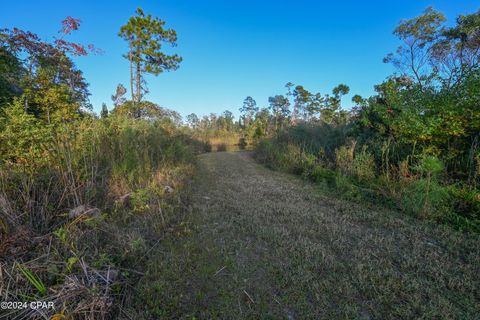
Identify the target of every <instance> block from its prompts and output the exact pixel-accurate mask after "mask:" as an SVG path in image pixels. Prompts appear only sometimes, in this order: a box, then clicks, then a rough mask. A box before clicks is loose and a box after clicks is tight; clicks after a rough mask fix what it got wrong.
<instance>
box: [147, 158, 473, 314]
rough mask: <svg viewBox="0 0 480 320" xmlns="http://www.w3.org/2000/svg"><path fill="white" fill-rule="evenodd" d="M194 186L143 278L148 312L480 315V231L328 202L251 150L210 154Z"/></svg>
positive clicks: (335, 201) (329, 200) (203, 159)
mask: <svg viewBox="0 0 480 320" xmlns="http://www.w3.org/2000/svg"><path fill="white" fill-rule="evenodd" d="M193 189H194V190H193V199H192V207H191V208H190V209H191V210H189V211H190V212H189V213H188V214H187V215H186V217H185V219H184V222H183V223H182V224H181V225H180V226H179V227H177V228H175V230H172V232H171V233H170V235H169V236H168V237H167V238H166V239H165V240H163V242H162V244H161V245H160V246H158V249H156V250H155V252H152V255H153V256H152V259H151V260H150V262H149V264H148V267H147V268H148V270H149V271H148V273H147V275H146V276H145V277H144V278H143V279H142V280H141V281H140V283H139V287H138V289H139V298H138V299H139V300H140V301H138V303H139V304H141V305H142V306H145V311H144V314H143V315H144V317H145V318H151V319H155V318H186V319H193V318H195V319H199V318H200V319H211V318H221V319H245V318H247V319H282V318H283V319H309V318H311V319H313V318H315V319H318V318H320V319H342V318H344V319H400V318H403V319H412V318H416V319H419V318H424V319H433V318H435V319H443V318H444V319H474V318H475V317H476V316H478V312H479V310H480V302H479V301H480V286H479V280H480V275H479V274H480V270H479V266H480V238H479V237H478V236H477V235H464V234H459V233H456V232H453V231H451V230H448V229H444V228H443V227H439V226H430V225H428V224H426V223H423V222H420V221H418V220H414V219H410V218H408V217H405V216H402V215H400V214H396V213H394V212H385V211H381V210H378V209H373V208H367V207H364V206H359V205H356V204H352V203H350V202H347V201H343V200H338V199H332V198H328V197H326V196H325V195H322V194H321V193H320V192H318V190H315V187H314V185H312V184H309V183H306V182H304V181H301V180H300V179H298V178H295V177H293V176H289V175H286V174H282V173H278V172H273V171H270V170H268V169H265V168H263V167H262V166H259V165H257V164H256V163H255V162H254V161H253V160H252V159H251V158H250V155H249V154H248V153H226V152H222V153H209V154H205V155H202V156H201V166H200V172H199V175H198V177H197V179H196V182H195V185H194V186H193ZM142 309H143V308H142Z"/></svg>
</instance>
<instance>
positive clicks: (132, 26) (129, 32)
mask: <svg viewBox="0 0 480 320" xmlns="http://www.w3.org/2000/svg"><path fill="white" fill-rule="evenodd" d="M135 13H136V16H133V17H131V18H130V19H129V20H128V22H127V24H125V25H123V26H122V27H121V28H120V32H119V36H120V37H121V38H122V39H124V40H125V41H127V43H128V47H129V50H128V53H127V54H126V55H125V58H127V59H128V60H129V62H130V90H131V94H132V104H133V106H135V104H140V102H141V100H142V97H143V96H144V95H145V94H146V93H147V92H148V90H147V87H146V80H145V74H146V73H149V74H153V75H155V76H156V75H158V74H160V73H162V72H164V71H170V70H176V69H177V68H178V67H179V64H180V62H181V61H182V58H181V57H180V56H178V55H177V54H173V55H168V54H166V53H165V52H163V51H162V44H163V43H167V44H169V45H171V46H176V41H177V33H176V32H175V30H173V29H165V28H164V26H165V21H163V20H161V19H160V18H158V17H152V16H151V15H145V13H144V11H143V10H142V9H141V8H138V9H137V10H136V12H135ZM134 69H135V70H134Z"/></svg>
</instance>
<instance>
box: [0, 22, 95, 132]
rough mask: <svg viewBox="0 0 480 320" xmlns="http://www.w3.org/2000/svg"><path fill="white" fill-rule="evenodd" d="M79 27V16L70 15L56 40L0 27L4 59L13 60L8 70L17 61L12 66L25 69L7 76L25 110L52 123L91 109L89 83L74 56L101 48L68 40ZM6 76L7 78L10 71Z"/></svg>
mask: <svg viewBox="0 0 480 320" xmlns="http://www.w3.org/2000/svg"><path fill="white" fill-rule="evenodd" d="M79 27H80V20H79V19H75V18H72V17H67V18H66V19H65V20H63V21H62V28H61V30H60V31H59V34H60V37H58V38H54V41H53V42H44V41H42V40H41V39H40V37H38V35H36V34H34V33H32V32H29V31H23V30H20V29H18V28H13V29H2V30H0V48H2V49H1V51H2V52H3V53H2V57H3V59H1V60H3V61H6V60H5V59H7V60H10V63H7V65H9V66H10V67H8V68H7V69H9V70H13V69H12V66H13V65H12V63H11V62H13V61H17V62H16V67H13V68H14V69H15V68H16V70H17V71H19V70H21V71H22V72H18V73H17V74H16V77H17V78H16V79H12V77H11V76H10V78H9V79H7V80H8V82H9V87H10V88H15V89H14V91H16V93H17V94H23V102H24V110H25V111H26V112H30V113H32V114H34V115H35V116H37V117H40V118H43V119H45V120H46V121H47V122H49V123H50V122H51V121H52V119H53V118H56V119H57V120H60V119H63V120H67V119H72V118H73V117H75V116H76V115H77V114H80V113H81V112H82V109H85V108H86V109H90V108H91V105H90V103H89V102H88V95H89V93H88V88H87V87H88V85H87V83H86V82H85V79H84V78H83V74H82V72H81V71H80V70H78V69H77V68H76V66H75V64H74V63H73V61H72V59H71V57H75V56H86V55H88V54H89V53H96V52H98V50H97V49H95V47H94V46H93V45H88V46H84V45H82V44H79V43H75V42H70V41H67V40H65V37H67V36H68V35H70V34H71V33H72V32H73V31H76V30H78V28H79ZM18 63H19V64H18ZM2 65H4V63H2ZM6 71H8V70H6ZM5 76H7V77H8V76H9V72H7V73H6V74H5ZM5 76H4V77H3V79H5ZM62 108H63V109H62ZM60 109H62V110H60ZM52 112H53V113H55V114H56V115H58V117H54V116H53V115H52Z"/></svg>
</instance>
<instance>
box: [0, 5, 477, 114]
mask: <svg viewBox="0 0 480 320" xmlns="http://www.w3.org/2000/svg"><path fill="white" fill-rule="evenodd" d="M430 5H431V6H434V7H435V8H436V9H438V10H440V11H442V12H443V13H444V14H446V16H447V18H448V19H449V21H450V22H453V21H454V19H455V17H456V16H457V15H459V14H466V13H471V12H474V11H476V10H478V9H479V7H480V6H479V2H478V0H475V1H473V0H463V1H453V0H442V1H434V0H430V1H424V0H404V1H358V0H344V1H328V2H327V1H313V0H312V1H306V0H297V1H270V0H265V1H261V0H256V1H251V0H243V1H220V0H206V1H200V0H197V1H195V0H190V1H187V0H150V1H87V0H85V1H65V0H63V1H38V0H37V1H33V0H32V1H25V0H22V1H20V0H19V1H6V2H4V3H2V6H1V12H0V22H1V23H0V27H14V26H15V27H19V28H22V29H25V30H30V31H33V32H36V33H38V34H39V35H41V36H42V37H44V38H46V39H51V38H52V36H54V35H55V34H56V32H57V30H58V29H59V28H60V27H59V25H60V21H61V20H62V19H63V18H65V17H66V16H67V15H70V16H73V17H76V18H80V19H81V20H82V26H81V29H80V31H79V32H77V33H76V34H75V35H74V36H72V37H71V38H70V39H71V40H75V41H79V42H83V43H93V44H94V45H96V46H97V47H99V48H101V49H102V50H103V51H104V54H103V55H100V56H89V57H81V58H78V59H75V61H76V63H77V65H78V66H79V68H80V69H81V70H82V71H83V72H84V75H85V77H86V79H87V81H88V82H89V83H90V91H91V94H92V95H91V97H90V100H91V102H92V104H93V105H94V109H95V110H96V111H98V110H99V108H100V105H101V103H102V102H106V103H107V104H108V105H109V107H110V106H111V100H110V96H111V94H112V93H113V92H114V90H115V87H116V85H117V84H118V83H123V84H125V86H127V88H128V81H129V79H128V75H129V73H128V63H127V61H126V60H125V59H123V58H122V54H123V53H124V52H125V51H126V45H125V43H124V42H123V41H122V40H121V39H120V38H119V37H118V36H117V34H118V30H119V28H120V26H121V25H122V24H124V23H125V22H126V21H127V20H128V18H129V16H131V15H132V14H134V11H135V9H136V8H137V7H142V8H143V9H144V10H145V11H146V12H147V13H150V14H152V15H156V16H159V17H160V18H162V19H163V20H165V21H166V22H167V26H168V27H172V28H174V29H176V30H177V33H178V37H179V40H178V47H177V48H175V52H177V53H179V54H180V55H181V56H183V58H184V61H183V63H182V64H181V67H180V68H179V69H178V70H177V71H175V72H170V73H164V74H161V75H159V76H158V77H153V76H152V77H148V78H147V79H148V82H149V89H150V94H149V95H148V97H147V99H148V100H151V101H154V102H157V103H159V104H160V105H162V106H164V107H168V108H171V109H174V110H176V111H179V112H180V113H181V114H182V115H184V116H185V115H187V114H189V113H191V112H195V113H197V114H199V115H203V114H208V113H210V112H216V113H219V112H222V111H223V110H226V109H229V110H231V111H233V112H234V113H235V114H237V112H238V108H239V107H240V106H241V105H242V101H243V99H244V98H245V97H246V96H247V95H251V96H252V97H253V98H254V99H255V100H256V101H257V104H258V105H259V106H266V104H267V99H268V97H269V96H271V95H274V94H283V93H284V92H285V89H284V85H285V84H286V83H287V82H289V81H290V82H293V83H294V84H301V85H304V86H305V87H306V88H307V89H308V90H311V91H315V92H320V93H322V94H325V93H329V92H330V91H331V89H332V88H333V87H334V86H336V85H337V84H339V83H345V84H347V85H349V86H350V89H351V93H352V94H360V95H363V96H368V95H371V94H372V93H373V85H375V84H378V83H380V82H381V81H382V80H383V79H385V77H386V76H387V75H389V74H391V73H392V72H393V71H394V70H393V68H392V67H391V66H389V65H385V64H383V63H382V58H383V57H384V56H385V55H386V54H387V53H388V52H391V51H394V50H395V49H396V47H397V46H398V44H399V42H398V41H397V39H396V38H395V37H394V36H393V35H392V30H393V29H394V27H395V26H396V25H397V23H398V22H399V21H400V19H402V18H411V17H414V16H417V15H419V14H420V13H421V12H422V11H423V9H424V8H426V7H427V6H430ZM349 104H350V103H349V100H348V99H345V103H344V105H345V106H346V107H348V106H349Z"/></svg>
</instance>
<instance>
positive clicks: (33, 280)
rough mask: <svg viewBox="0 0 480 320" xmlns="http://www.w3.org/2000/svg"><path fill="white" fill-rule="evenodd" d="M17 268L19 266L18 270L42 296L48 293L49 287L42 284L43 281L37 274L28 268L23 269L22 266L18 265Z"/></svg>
mask: <svg viewBox="0 0 480 320" xmlns="http://www.w3.org/2000/svg"><path fill="white" fill-rule="evenodd" d="M17 266H18V269H19V270H20V271H21V272H22V274H23V275H24V276H25V278H26V279H27V280H28V282H30V284H31V285H32V286H34V287H35V289H37V291H38V293H39V294H40V296H44V295H45V294H46V293H47V287H46V286H45V284H44V283H43V282H42V279H40V278H39V277H38V276H37V275H36V274H35V273H33V272H32V271H31V270H29V269H27V268H26V267H23V266H22V265H17Z"/></svg>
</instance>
